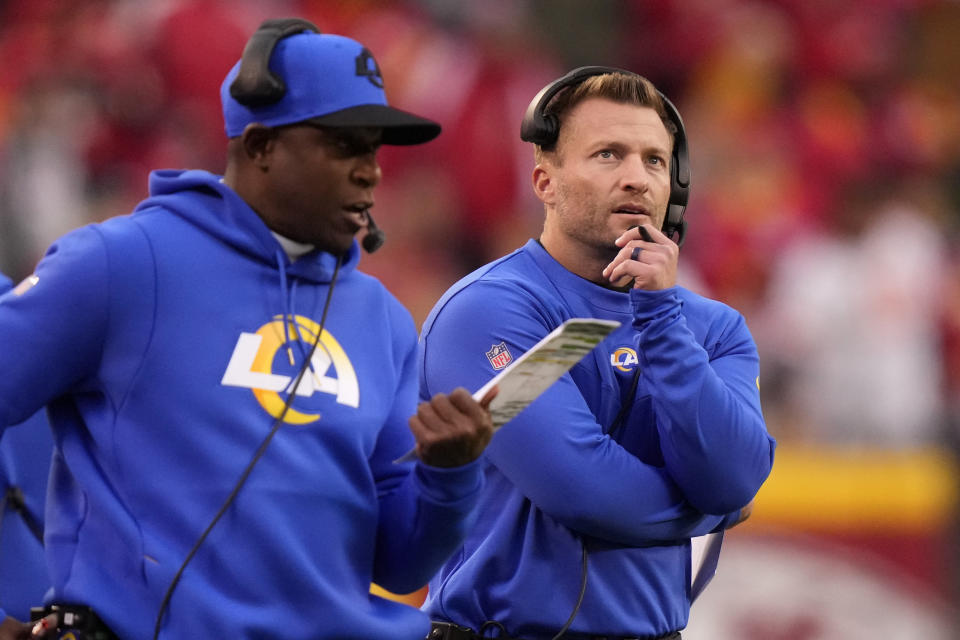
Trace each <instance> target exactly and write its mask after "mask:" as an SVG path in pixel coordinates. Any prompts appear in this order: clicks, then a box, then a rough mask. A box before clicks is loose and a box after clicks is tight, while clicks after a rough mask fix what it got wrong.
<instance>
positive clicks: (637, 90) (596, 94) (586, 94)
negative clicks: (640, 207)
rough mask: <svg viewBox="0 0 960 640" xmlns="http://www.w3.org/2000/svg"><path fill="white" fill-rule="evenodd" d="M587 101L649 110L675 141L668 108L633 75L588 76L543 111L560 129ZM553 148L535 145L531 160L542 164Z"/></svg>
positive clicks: (648, 85) (645, 82)
mask: <svg viewBox="0 0 960 640" xmlns="http://www.w3.org/2000/svg"><path fill="white" fill-rule="evenodd" d="M588 98H605V99H607V100H612V101H614V102H620V103H623V104H634V105H637V106H638V107H650V108H651V109H653V110H654V111H656V112H657V115H658V116H660V120H662V121H663V126H665V127H666V128H667V132H668V133H669V134H670V140H671V142H672V141H673V140H675V139H676V135H677V125H676V123H674V122H673V120H671V119H670V116H669V115H668V114H667V107H666V104H665V103H664V102H663V98H661V97H660V93H659V92H658V91H657V89H656V87H654V86H653V83H652V82H650V81H649V80H647V79H646V78H644V77H643V76H639V75H636V74H628V73H619V72H613V73H604V74H601V75H596V76H590V77H588V78H587V79H586V80H584V81H583V82H581V83H580V84H578V85H576V86H573V87H567V88H565V89H563V90H561V91H559V92H558V93H557V95H555V96H554V97H553V98H552V99H551V100H550V102H549V103H548V104H547V107H546V109H544V111H545V113H547V114H550V115H554V116H556V118H557V121H558V122H559V123H560V126H561V128H562V126H563V119H564V117H565V116H566V115H567V114H568V113H569V112H570V110H571V109H573V108H574V107H575V106H576V105H578V104H580V103H581V102H583V101H584V100H586V99H588ZM556 147H557V143H556V142H554V143H553V144H551V145H549V146H542V147H541V146H540V145H535V147H534V157H535V158H536V161H537V164H539V163H540V162H542V161H543V157H544V154H545V153H552V152H553V151H555V150H556Z"/></svg>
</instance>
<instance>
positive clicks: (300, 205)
mask: <svg viewBox="0 0 960 640" xmlns="http://www.w3.org/2000/svg"><path fill="white" fill-rule="evenodd" d="M380 137H381V130H380V129H370V128H355V127H340V128H333V127H317V126H315V125H308V124H295V125H290V126H284V127H278V128H277V129H276V140H275V141H274V145H273V148H272V151H271V152H270V153H271V158H270V166H269V168H268V170H267V175H266V176H265V179H266V182H267V190H268V199H269V207H270V209H271V216H270V218H271V223H270V226H271V228H272V229H273V230H274V231H276V232H277V233H279V234H281V235H284V236H286V237H288V238H290V239H292V240H296V241H298V242H304V243H309V244H313V245H315V246H317V247H318V248H320V249H323V250H325V251H329V252H331V253H337V254H339V253H343V252H345V251H347V250H348V249H349V248H350V246H351V244H352V243H353V238H354V236H355V235H356V234H357V232H358V231H360V230H361V229H363V228H364V227H366V225H367V219H366V216H365V214H364V213H363V211H365V210H366V209H369V208H370V207H372V206H373V202H374V200H373V190H374V187H376V186H377V183H378V182H380V175H381V174H380V166H379V165H378V164H377V159H376V155H377V150H378V149H379V147H380Z"/></svg>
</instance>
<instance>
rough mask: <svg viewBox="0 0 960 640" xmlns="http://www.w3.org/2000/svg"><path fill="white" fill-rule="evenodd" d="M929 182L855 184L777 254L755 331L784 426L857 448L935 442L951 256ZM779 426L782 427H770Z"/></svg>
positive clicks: (773, 408) (772, 408)
mask: <svg viewBox="0 0 960 640" xmlns="http://www.w3.org/2000/svg"><path fill="white" fill-rule="evenodd" d="M941 195H942V194H941V192H940V191H939V190H938V187H937V185H936V183H934V182H932V181H929V180H924V179H922V178H921V179H919V180H917V181H907V180H903V181H901V180H892V181H890V182H888V184H887V185H885V186H881V185H877V184H875V183H873V182H871V183H867V184H863V183H855V184H853V185H851V186H850V188H849V189H848V190H847V192H846V193H845V194H844V197H843V199H842V200H841V201H840V202H838V203H837V206H836V208H835V210H834V212H833V215H832V216H830V217H829V221H830V226H829V227H828V228H827V229H826V230H825V231H824V232H823V233H821V234H811V235H808V236H805V237H803V238H798V239H796V241H795V242H794V243H793V244H792V245H791V246H790V247H789V248H788V249H787V250H786V252H785V253H784V255H782V256H780V258H779V260H778V262H777V265H776V268H775V270H774V273H773V276H772V278H771V281H770V286H769V291H768V307H767V309H766V315H765V316H764V317H763V323H762V325H761V327H762V328H761V329H760V330H759V336H760V337H758V340H757V341H758V343H759V344H760V345H764V346H765V348H763V347H761V351H762V353H761V359H762V361H763V362H764V363H765V369H766V370H767V372H768V374H769V373H771V372H772V373H775V374H777V375H779V376H780V378H779V379H777V377H776V376H773V377H770V376H768V377H770V378H771V379H770V380H769V381H770V382H771V383H772V389H774V390H775V393H774V395H773V396H770V395H769V394H768V397H767V401H766V404H765V407H764V408H765V410H766V411H768V412H770V413H772V414H776V415H777V418H776V419H775V420H774V423H775V424H780V425H781V428H783V429H787V428H788V427H789V430H788V431H787V432H786V433H784V434H783V435H784V436H793V437H795V438H799V439H802V440H807V441H814V442H817V441H819V442H822V443H831V444H839V445H857V446H861V447H881V448H884V447H886V448H898V447H915V446H927V445H931V444H935V443H936V442H938V441H942V438H943V436H944V435H945V433H944V432H943V430H942V429H943V426H944V418H945V413H944V412H945V402H944V397H943V385H942V375H943V372H942V370H941V367H940V361H939V357H938V353H939V349H940V346H941V341H940V339H939V337H938V336H939V328H940V319H941V305H942V301H943V299H944V298H943V294H944V292H945V283H944V277H945V276H946V274H947V273H948V270H949V263H948V254H947V247H946V245H945V239H944V236H943V233H942V230H941V227H940V223H941V221H942V216H943V215H944V213H945V211H944V206H943V200H942V198H941V197H940V196H941ZM778 435H780V434H778Z"/></svg>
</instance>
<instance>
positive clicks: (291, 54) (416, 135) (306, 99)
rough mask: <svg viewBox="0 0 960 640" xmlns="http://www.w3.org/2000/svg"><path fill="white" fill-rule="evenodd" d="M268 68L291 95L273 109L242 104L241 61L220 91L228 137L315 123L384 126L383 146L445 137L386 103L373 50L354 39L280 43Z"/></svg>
mask: <svg viewBox="0 0 960 640" xmlns="http://www.w3.org/2000/svg"><path fill="white" fill-rule="evenodd" d="M269 61H270V62H269V69H270V72H272V73H273V74H274V75H275V76H276V77H277V78H278V79H279V80H281V81H282V83H283V84H285V85H286V90H285V91H284V92H283V93H282V97H280V98H279V100H276V101H275V102H270V103H268V104H256V103H254V104H251V103H250V101H248V100H245V102H246V104H241V103H240V102H239V101H238V100H237V99H236V98H235V97H234V96H233V95H232V94H231V90H230V88H231V85H232V84H233V83H234V80H235V79H236V78H237V76H238V75H239V73H240V68H241V62H243V60H241V61H238V62H237V63H236V64H235V65H234V66H233V68H232V69H231V70H230V72H229V73H228V74H227V77H226V78H225V79H224V81H223V84H222V85H221V87H220V100H221V102H222V103H223V120H224V125H225V129H226V132H227V137H228V138H233V137H236V136H239V135H240V134H242V133H243V130H244V129H245V128H246V126H247V125H248V124H250V123H253V122H259V123H260V124H263V125H265V126H268V127H275V126H280V125H285V124H296V123H310V124H317V125H321V126H327V127H380V128H382V129H383V137H382V142H383V143H384V144H393V145H409V144H420V143H423V142H427V141H429V140H433V139H434V138H436V137H437V136H438V135H439V134H440V125H439V124H437V123H436V122H433V121H432V120H428V119H426V118H421V117H420V116H416V115H414V114H412V113H408V112H406V111H401V110H400V109H395V108H393V107H391V106H390V105H388V104H387V96H386V93H385V92H384V89H383V76H382V75H381V74H380V67H379V65H377V62H376V60H374V58H373V55H372V54H371V53H370V51H369V50H368V49H367V48H366V47H364V46H363V45H362V44H360V43H359V42H357V41H355V40H351V39H350V38H347V37H344V36H339V35H334V34H329V33H324V34H321V33H313V32H310V31H306V32H301V33H296V34H294V35H291V36H287V37H285V38H282V39H281V40H279V41H278V42H277V43H276V45H275V47H274V49H273V52H272V54H270V57H269Z"/></svg>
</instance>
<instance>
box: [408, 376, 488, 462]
mask: <svg viewBox="0 0 960 640" xmlns="http://www.w3.org/2000/svg"><path fill="white" fill-rule="evenodd" d="M497 391H499V389H498V388H497V387H494V388H492V389H491V390H490V391H489V392H488V393H487V395H486V396H484V398H483V400H481V401H480V402H477V401H476V400H474V399H473V396H471V395H470V392H469V391H467V390H466V389H464V388H463V387H458V388H456V389H454V390H453V391H452V392H451V393H450V394H449V395H445V394H442V393H438V394H437V395H435V396H433V398H431V399H430V401H429V402H421V403H420V405H419V406H418V407H417V414H416V415H414V416H412V417H411V418H410V430H411V431H412V432H413V437H414V439H415V440H416V441H417V456H418V457H419V458H420V460H421V461H422V462H423V463H424V464H428V465H430V466H431V467H459V466H462V465H465V464H468V463H470V462H473V461H474V460H476V459H477V458H478V457H479V456H480V454H481V453H483V450H484V449H485V448H486V446H487V444H488V443H489V442H490V438H491V437H493V420H491V418H490V412H489V411H488V410H487V407H489V406H490V401H491V400H493V398H494V396H496V395H497Z"/></svg>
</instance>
